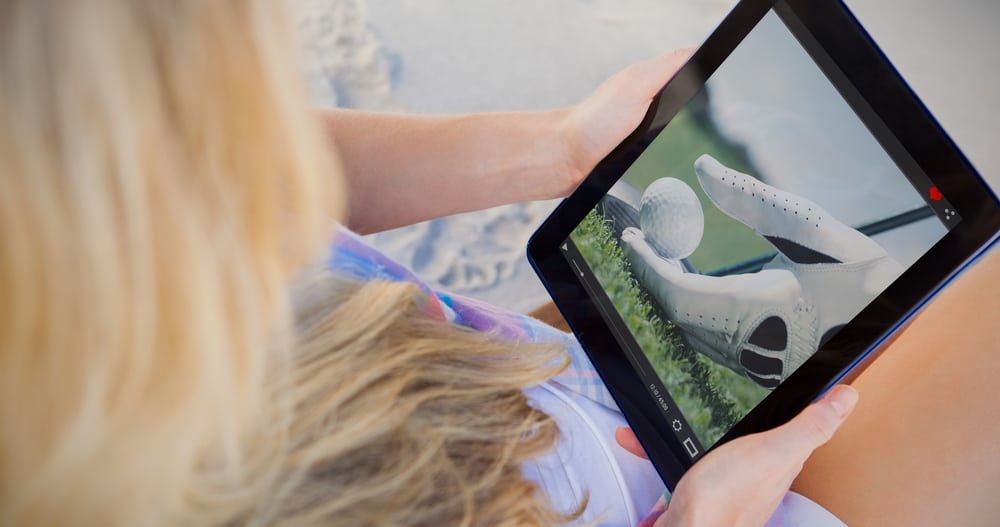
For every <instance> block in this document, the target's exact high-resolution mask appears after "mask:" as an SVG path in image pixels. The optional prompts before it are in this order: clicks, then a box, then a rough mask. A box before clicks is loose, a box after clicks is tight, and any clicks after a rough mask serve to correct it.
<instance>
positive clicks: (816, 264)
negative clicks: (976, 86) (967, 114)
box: [528, 0, 1000, 488]
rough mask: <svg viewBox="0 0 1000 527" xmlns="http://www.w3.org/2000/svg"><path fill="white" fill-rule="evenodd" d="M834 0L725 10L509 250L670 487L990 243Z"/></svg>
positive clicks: (840, 364) (951, 168) (934, 145)
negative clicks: (523, 257)
mask: <svg viewBox="0 0 1000 527" xmlns="http://www.w3.org/2000/svg"><path fill="white" fill-rule="evenodd" d="M998 229H1000V209H998V205H997V200H996V198H995V197H994V196H993V194H992V193H991V192H990V191H989V189H988V187H987V186H986V184H985V183H984V182H983V180H982V179H981V178H980V177H979V175H978V174H977V173H976V171H975V170H974V169H973V167H972V166H971V165H970V164H969V162H968V161H967V160H966V159H965V157H964V156H963V155H962V153H961V152H960V151H959V150H958V149H957V148H956V146H955V145H954V144H953V143H952V141H951V140H950V139H949V138H948V137H947V135H946V134H945V133H944V132H943V131H942V129H941V127H940V126H939V125H938V124H937V123H936V122H935V120H934V119H933V118H932V117H931V115H930V114H929V113H928V111H927V110H926V108H924V106H923V105H922V104H921V103H920V101H918V100H917V98H916V96H915V95H914V94H913V92H912V91H911V90H910V89H909V88H908V87H907V86H906V84H905V83H904V81H903V80H902V79H901V78H900V77H899V75H898V73H897V72H896V71H895V70H894V69H893V67H892V66H891V65H890V64H889V63H888V61H887V60H886V58H885V57H884V56H883V54H882V53H881V52H880V51H879V49H878V48H877V47H876V45H875V44H874V42H873V41H872V40H871V38H870V37H869V36H868V35H867V34H866V33H865V31H864V30H863V29H862V28H861V26H860V25H859V24H858V22H857V21H856V19H855V18H854V17H853V16H852V15H851V13H850V12H849V11H848V9H847V8H846V7H845V6H844V5H843V3H841V2H840V1H838V0H777V1H775V0H743V1H741V2H740V3H739V4H738V5H737V6H736V7H735V9H734V10H733V11H732V12H731V13H730V14H729V15H728V17H727V18H726V19H725V20H724V21H723V22H722V23H721V25H720V26H719V27H718V29H717V30H716V31H715V32H714V33H713V34H712V35H711V36H710V37H709V38H708V39H707V40H706V42H705V44H704V45H703V46H702V47H701V48H700V49H699V50H697V51H696V52H695V53H694V54H693V55H692V57H691V58H690V59H689V61H688V63H687V64H686V65H685V66H683V67H682V68H681V69H680V71H679V72H678V73H677V74H676V76H675V77H674V78H673V79H672V80H671V81H670V82H669V83H668V84H667V85H666V86H665V87H664V88H663V89H662V91H661V92H660V93H659V95H658V96H657V97H656V98H655V99H654V101H653V103H652V105H651V107H650V110H649V112H648V113H647V115H646V117H645V119H644V120H643V122H642V124H641V125H640V126H639V128H638V129H636V130H635V131H634V132H633V133H632V134H631V135H630V136H629V137H628V138H627V139H626V140H625V141H624V142H623V143H622V144H621V145H619V146H618V147H617V148H616V149H615V150H614V151H613V152H612V153H611V154H610V155H609V156H608V157H607V158H606V159H604V160H603V161H602V162H601V163H600V164H599V165H598V166H597V167H596V169H595V170H594V171H593V173H592V174H591V175H590V176H589V177H588V178H587V179H586V180H585V181H584V183H583V184H582V185H581V186H580V188H579V189H578V190H577V191H576V192H575V193H574V194H573V195H572V196H570V197H569V198H568V199H567V200H566V201H564V202H563V203H562V204H561V205H560V206H559V207H558V208H557V209H556V210H555V212H554V213H553V214H552V215H551V217H549V218H548V219H547V220H546V221H545V223H544V224H543V225H542V226H541V228H540V229H539V230H538V231H537V232H536V233H535V235H534V236H533V238H532V239H531V241H530V243H529V247H528V253H529V260H530V261H531V263H532V265H533V266H534V268H535V269H536V271H537V272H538V274H539V276H540V277H541V279H542V281H543V283H544V285H545V286H546V288H547V289H548V291H549V293H550V294H551V295H552V297H553V299H554V301H555V303H556V305H557V306H558V307H559V308H560V310H561V312H562V313H563V315H564V317H565V318H566V320H567V322H568V323H569V325H570V327H571V328H572V329H573V331H574V333H575V334H576V336H577V337H578V339H579V340H580V342H581V344H582V345H583V347H584V349H585V350H586V351H587V353H588V355H589V356H590V358H591V359H592V361H593V363H594V365H595V367H596V368H597V370H598V372H599V373H600V375H601V377H602V378H603V380H604V381H605V383H606V384H607V386H608V389H609V390H610V392H611V394H612V395H613V396H614V398H615V400H616V401H617V403H618V404H619V406H620V407H621V409H622V411H623V412H624V414H625V416H626V418H627V419H628V421H629V423H630V424H631V426H632V427H633V429H634V431H635V433H636V435H637V437H638V438H639V440H640V441H641V442H642V443H643V445H644V447H645V448H646V450H647V452H648V453H649V455H650V458H651V460H652V461H653V463H654V465H655V466H656V468H657V470H658V471H659V473H660V475H661V476H662V477H663V479H664V481H665V482H666V483H667V485H668V486H669V487H671V488H673V486H674V485H675V484H676V483H677V481H678V480H679V479H680V477H681V475H683V473H684V472H685V471H686V470H687V469H688V468H689V467H690V466H691V465H692V464H693V463H694V462H695V461H697V460H698V459H699V458H700V457H701V456H703V455H704V454H705V453H706V452H708V451H710V450H711V449H712V448H714V447H716V446H718V445H720V444H722V443H724V442H726V441H728V440H730V439H733V438H735V437H738V436H741V435H745V434H748V433H752V432H756V431H761V430H765V429H769V428H772V427H775V426H777V425H780V424H781V423H783V422H785V421H787V420H788V419H790V418H791V417H793V416H794V415H795V414H797V413H798V412H799V411H800V410H801V409H802V408H804V407H805V406H806V405H807V404H809V403H810V402H811V401H813V400H814V399H815V398H816V397H818V396H819V395H821V394H822V393H823V392H824V391H825V390H826V389H828V388H829V387H831V386H832V385H833V384H835V383H837V382H842V381H844V380H849V379H850V378H851V376H852V375H856V374H857V373H858V372H860V371H861V369H862V368H863V367H864V365H865V364H866V363H867V361H870V360H871V359H872V358H874V357H875V356H876V355H877V354H878V351H879V350H880V349H881V348H882V347H883V346H884V345H885V343H886V342H887V341H888V340H889V339H890V338H891V337H892V335H893V333H894V332H896V331H898V330H899V328H901V327H902V326H903V325H904V324H905V323H906V321H907V320H908V319H909V318H911V317H912V316H913V315H914V313H915V312H916V311H917V310H918V309H919V308H920V307H921V306H922V305H923V304H924V303H925V302H926V301H927V300H928V299H929V298H930V297H932V296H933V295H934V294H935V292H936V291H938V290H939V289H940V288H941V287H942V286H943V285H944V284H946V283H947V281H948V280H950V279H951V278H952V277H954V276H955V275H956V274H957V273H959V272H960V271H961V270H962V269H963V267H964V266H967V265H968V264H969V262H970V261H972V259H974V258H975V257H976V256H977V255H978V254H980V253H981V252H982V251H984V250H985V248H986V247H988V246H989V245H990V244H991V243H993V242H994V241H995V240H996V239H997V232H998Z"/></svg>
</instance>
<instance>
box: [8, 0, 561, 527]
mask: <svg viewBox="0 0 1000 527" xmlns="http://www.w3.org/2000/svg"><path fill="white" fill-rule="evenodd" d="M294 55H295V53H294V49H293V39H292V38H291V35H290V32H289V31H288V27H287V24H286V23H285V20H284V13H283V12H282V5H281V2H275V1H273V0H170V1H162V0H101V1H97V2H83V3H82V2H58V1H55V0H10V1H6V2H2V3H0V185H2V189H3V191H2V192H0V423H3V426H2V427H0V524H3V525H66V524H74V525H164V524H184V525H212V524H233V523H247V524H270V523H290V524H296V525H299V524H308V523H317V522H318V523H322V522H326V521H332V522H335V523H353V524H370V525H376V524H379V523H381V522H382V521H385V522H390V523H395V522H397V521H398V522H399V523H401V524H404V523H406V522H404V521H403V519H404V518H409V520H408V522H409V523H411V524H419V523H423V524H428V523H434V520H435V519H458V520H459V521H460V522H461V523H464V524H470V525H471V524H476V523H482V522H489V523H495V524H502V523H504V522H506V523H509V524H512V523H513V522H521V521H523V522H524V523H546V522H551V521H558V519H559V518H558V516H556V515H553V514H552V513H550V512H546V510H547V509H546V507H545V506H544V504H545V500H544V498H542V497H539V496H535V491H534V490H533V489H534V487H533V486H531V485H530V484H527V483H525V482H524V481H523V478H521V477H520V476H519V469H517V465H518V463H519V462H520V461H521V460H523V459H525V458H526V457H528V456H530V455H532V454H533V453H537V452H538V451H540V450H542V449H543V448H547V447H549V446H551V444H552V438H553V434H554V428H553V425H552V423H551V421H549V420H548V419H547V418H545V417H544V416H542V415H541V414H539V413H538V412H536V411H534V410H532V409H531V408H530V406H528V405H527V404H526V403H525V402H524V400H523V396H522V395H520V391H519V389H520V387H522V386H524V385H526V384H530V383H531V382H537V381H538V380H540V379H541V378H544V377H545V376H547V375H550V374H551V373H552V371H553V370H552V368H551V367H542V366H544V365H551V364H552V362H551V361H552V358H553V352H552V350H549V349H547V348H526V349H524V350H522V351H523V354H521V355H518V354H511V353H510V350H509V349H508V350H507V354H506V355H504V353H503V351H504V347H503V346H502V345H500V344H497V343H495V342H492V341H490V340H489V339H488V338H487V337H482V336H476V335H472V334H470V333H468V332H464V331H462V330H459V329H456V328H454V327H450V326H447V325H443V324H436V323H431V322H429V321H427V320H425V317H423V316H422V314H421V313H420V312H419V309H417V308H416V307H415V306H416V303H417V302H418V301H419V299H418V298H417V295H415V294H414V292H413V290H412V289H410V288H407V287H406V286H400V285H388V284H373V285H369V286H365V287H362V288H356V287H355V288H354V289H351V288H340V287H337V288H333V289H330V288H326V289H324V288H323V287H319V288H318V289H320V290H328V292H329V296H328V297H324V298H323V299H322V301H315V302H311V303H309V305H310V306H313V307H312V308H311V309H312V310H313V311H312V312H314V313H316V314H315V315H314V316H310V317H308V320H310V321H311V322H309V323H307V324H306V325H305V326H304V328H305V329H306V331H307V337H306V339H305V340H304V341H303V344H302V350H301V352H300V353H297V354H292V352H291V341H292V338H293V337H292V335H291V320H290V318H291V317H290V306H289V302H288V299H287V296H288V292H287V287H288V284H289V283H290V282H291V280H292V278H293V276H295V275H296V274H297V272H298V270H299V269H301V268H302V267H303V266H304V265H305V264H307V263H310V262H314V261H315V260H316V259H317V255H318V250H319V249H321V248H322V247H323V244H324V241H327V237H328V236H329V235H330V230H329V227H330V225H331V219H333V218H339V217H343V213H342V205H343V204H342V202H341V196H342V195H343V192H342V190H341V183H340V180H339V177H338V175H337V174H338V172H337V166H336V160H335V159H333V158H332V154H331V152H330V148H329V145H328V144H326V142H325V141H324V138H323V134H322V132H321V130H320V126H319V123H317V122H316V116H315V115H314V113H313V112H312V110H311V109H310V108H309V105H308V103H307V101H306V98H305V97H304V89H303V87H302V86H301V83H300V81H299V79H300V70H299V68H298V64H297V62H296V61H295V60H292V59H293V58H294ZM337 291H340V292H337ZM344 291H347V292H344ZM337 306H340V307H337ZM321 329H322V331H320V330H321ZM423 368H426V369H423ZM529 370H530V371H529ZM475 405H480V408H483V409H488V410H486V411H479V410H478V409H477V408H475ZM477 413H478V414H480V415H475V414H477ZM380 414H381V415H380ZM376 417H379V418H376ZM416 467H422V468H421V469H420V470H417V468H416ZM425 474H428V475H425ZM490 487H494V488H492V489H491V488H490ZM448 521H450V520H448Z"/></svg>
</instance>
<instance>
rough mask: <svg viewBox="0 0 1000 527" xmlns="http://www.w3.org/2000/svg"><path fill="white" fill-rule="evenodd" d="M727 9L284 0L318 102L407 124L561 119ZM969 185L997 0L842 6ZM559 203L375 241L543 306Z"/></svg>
mask: <svg viewBox="0 0 1000 527" xmlns="http://www.w3.org/2000/svg"><path fill="white" fill-rule="evenodd" d="M735 3H736V2H735V0H506V1H504V2H495V1H494V2H488V1H486V0H465V1H461V0H292V4H293V6H294V7H295V9H296V11H297V19H298V26H299V29H300V32H301V34H302V38H303V46H304V50H305V54H306V63H307V74H308V76H309V79H310V82H311V85H312V87H313V90H314V95H315V97H316V99H317V101H318V102H319V103H320V104H323V105H328V106H342V107H351V108H360V109H368V110H390V111H406V112H415V113H458V112H488V111H503V110H530V109H547V108H557V107H565V106H569V105H572V104H574V103H576V102H577V101H579V100H581V99H582V98H584V97H586V95H587V94H589V93H590V91H592V90H593V89H594V88H595V87H596V86H597V85H598V84H600V82H601V81H603V80H604V79H605V78H607V77H608V76H610V75H611V74H613V73H614V72H616V71H618V70H619V69H621V68H623V67H625V66H627V65H628V64H630V63H632V62H635V61H638V60H642V59H644V58H647V57H649V56H652V55H655V54H657V53H660V52H662V51H666V50H670V49H673V48H677V47H686V46H694V45H697V44H699V43H700V42H701V41H702V40H704V38H705V37H706V36H707V35H708V34H709V33H710V32H711V30H712V29H713V28H714V27H715V26H716V25H717V24H718V23H719V21H721V20H722V18H723V17H724V16H725V14H726V13H727V12H728V11H729V9H731V8H732V6H733V5H735ZM847 4H848V5H849V6H850V7H851V9H852V10H853V11H854V13H855V15H856V16H857V17H858V18H859V19H860V21H861V23H862V24H863V25H864V26H865V27H866V28H867V29H868V31H869V32H870V33H871V34H872V36H873V37H874V39H875V40H876V41H877V42H878V43H879V45H880V46H881V47H882V49H883V51H884V52H885V53H886V55H887V56H888V57H889V59H890V60H891V61H892V62H893V63H894V64H895V65H896V67H897V68H898V69H899V70H900V72H901V73H902V75H903V77H904V78H906V79H907V81H908V82H909V83H910V85H911V87H912V88H913V89H914V90H915V91H916V92H917V94H918V95H919V96H920V97H921V98H922V99H923V101H924V103H925V104H926V105H927V106H928V107H929V108H930V110H931V112H932V113H933V114H934V115H935V116H936V117H937V118H938V120H939V121H940V122H941V124H942V125H943V126H944V128H945V129H946V130H947V131H948V132H949V134H951V136H952V138H953V139H954V140H955V141H956V142H957V143H958V145H959V146H960V148H962V149H963V151H964V152H965V153H966V155H967V156H968V157H969V159H970V160H971V161H972V163H973V164H974V165H975V166H976V167H977V168H978V169H979V171H980V173H981V174H982V175H983V176H984V177H985V178H986V180H987V181H988V182H989V183H990V184H991V185H992V186H993V188H994V189H997V188H1000V151H998V149H996V148H995V147H994V143H995V141H996V138H997V132H996V125H995V119H996V116H997V113H998V111H1000V55H998V54H997V53H996V52H995V50H996V49H998V48H1000V46H998V44H1000V36H997V35H996V34H995V33H994V31H993V27H994V25H995V24H996V23H997V21H1000V2H996V1H995V0H952V1H951V2H947V3H946V2H940V1H933V0H847ZM554 206H555V202H540V203H527V204H518V205H513V206H508V207H502V208H498V209H492V210H488V211H483V212H478V213H471V214H464V215H459V216H454V217H450V218H444V219H440V220H434V221H431V222H426V223H423V224H419V225H415V226H412V227H407V228H404V229H397V230H394V231H389V232H386V233H381V234H377V235H374V236H372V237H371V238H370V239H371V241H372V242H373V243H374V244H375V245H376V246H378V247H379V248H380V249H382V250H383V251H385V252H386V253H388V254H389V255H391V256H393V257H394V258H396V259H397V260H399V261H401V262H402V263H404V264H406V265H408V266H410V267H411V268H413V269H414V270H415V271H416V272H417V273H418V274H419V275H421V276H422V277H423V278H424V279H426V280H428V281H430V282H432V283H437V284H440V285H441V286H442V287H444V288H446V289H449V290H452V291H454V292H457V293H462V294H466V295H469V296H473V297H477V298H480V299H484V300H487V301H490V302H493V303H496V304H499V305H502V306H505V307H508V308H511V309H514V310H517V311H529V310H531V309H533V308H534V307H537V306H538V305H541V304H543V303H545V302H547V301H548V298H549V297H548V295H547V293H546V292H545V291H544V289H543V288H542V286H541V284H540V283H539V282H538V280H537V279H536V278H535V275H534V273H533V272H532V270H531V269H530V267H529V265H528V263H527V261H526V260H525V257H524V253H525V245H526V243H527V240H528V237H529V236H530V235H531V233H532V232H534V230H535V228H536V227H537V226H538V225H539V224H540V223H541V222H542V221H543V220H544V219H545V217H546V215H547V214H548V212H549V211H551V209H552V208H553V207H554Z"/></svg>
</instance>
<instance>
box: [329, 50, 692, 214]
mask: <svg viewBox="0 0 1000 527" xmlns="http://www.w3.org/2000/svg"><path fill="white" fill-rule="evenodd" d="M687 57H688V52H687V51H677V52H673V53H669V54H666V55H662V56H659V57H656V58H654V59H651V60H649V61H646V62H643V63H640V64H636V65H633V66H630V67H629V68H626V69H625V70H623V71H622V72H620V73H618V74H617V75H615V76H614V77H612V78H611V79H609V80H608V81H606V82H605V83H604V84H602V85H601V86H600V87H599V88H598V89H597V90H596V91H595V92H594V94H593V95H591V96H590V97H589V98H587V99H586V100H585V101H583V102H582V103H580V104H579V105H577V106H574V107H572V108H569V109H565V110H554V111H548V112H523V113H507V114H478V115H461V116H437V117H429V116H411V115H399V114H375V113H368V112H359V111H351V110H325V111H324V116H323V117H324V120H325V124H326V128H327V130H328V132H329V134H330V137H331V139H332V140H333V142H334V143H335V144H336V146H337V148H338V149H339V151H340V156H341V161H342V163H343V165H344V170H345V175H346V179H347V181H348V195H349V204H350V210H349V213H348V222H347V226H348V227H350V228H351V229H354V230H356V231H358V232H361V233H369V232H377V231H381V230H385V229H390V228H393V227H399V226H402V225H407V224H411V223H416V222H419V221H423V220H427V219H431V218H436V217H440V216H446V215H449V214H455V213H459V212H467V211H471V210H479V209H485V208H489V207H493V206H497V205H504V204H508V203H514V202H519V201H531V200H538V199H549V198H557V197H562V196H565V195H567V194H569V193H570V192H571V191H572V190H573V189H574V188H576V186H577V185H578V184H579V183H580V182H581V181H582V180H583V178H584V177H585V176H586V175H587V174H588V173H589V172H590V170H591V169H592V168H593V167H594V166H595V165H596V164H597V163H598V162H599V161H600V160H601V159H602V158H603V157H604V156H605V155H607V154H608V153H609V152H610V151H611V150H612V149H613V148H614V147H615V146H617V145H618V143H620V142H621V141H622V140H624V138H625V137H626V136H628V134H629V133H630V132H631V131H632V130H634V129H635V127H636V126H638V124H639V122H640V121H641V120H642V117H643V116H644V115H645V113H646V110H647V109H648V108H649V104H650V101H651V100H652V98H653V96H654V95H656V93H657V92H658V91H659V89H660V88H661V87H662V86H663V85H664V84H666V82H667V81H668V80H669V79H670V77H672V76H673V74H674V73H675V72H676V71H677V69H678V68H679V67H680V66H681V64H683V62H684V61H685V60H686V59H687Z"/></svg>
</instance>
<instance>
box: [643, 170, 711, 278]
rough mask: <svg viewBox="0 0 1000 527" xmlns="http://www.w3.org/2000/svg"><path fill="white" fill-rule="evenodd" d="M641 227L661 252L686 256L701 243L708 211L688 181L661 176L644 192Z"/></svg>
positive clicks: (672, 256) (669, 255)
mask: <svg viewBox="0 0 1000 527" xmlns="http://www.w3.org/2000/svg"><path fill="white" fill-rule="evenodd" d="M639 228H640V229H642V233H643V234H644V235H645V237H646V240H648V241H649V243H650V245H652V246H653V248H654V249H656V251H657V252H659V253H660V256H663V257H664V258H672V259H681V258H687V257H688V256H691V253H693V252H694V250H695V249H697V248H698V244H699V243H701V236H702V234H704V232H705V212H704V211H702V209H701V202H700V201H698V196H697V195H696V194H695V193H694V190H691V187H689V186H688V184H687V183H685V182H683V181H681V180H679V179H676V178H672V177H665V178H660V179H657V180H656V181H654V182H653V183H652V184H650V185H649V186H648V187H646V191H645V192H643V193H642V199H641V200H640V201H639Z"/></svg>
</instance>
